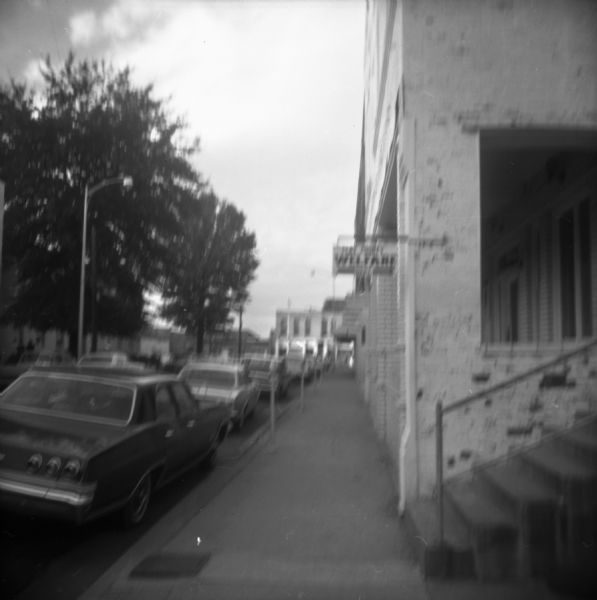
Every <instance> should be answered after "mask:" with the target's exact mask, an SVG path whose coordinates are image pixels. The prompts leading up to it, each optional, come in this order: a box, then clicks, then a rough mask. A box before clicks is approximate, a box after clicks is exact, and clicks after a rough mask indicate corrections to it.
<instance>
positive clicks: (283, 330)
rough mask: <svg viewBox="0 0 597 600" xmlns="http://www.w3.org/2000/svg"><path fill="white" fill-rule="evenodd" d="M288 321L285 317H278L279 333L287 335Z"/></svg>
mask: <svg viewBox="0 0 597 600" xmlns="http://www.w3.org/2000/svg"><path fill="white" fill-rule="evenodd" d="M287 325H288V321H287V319H286V317H283V318H282V319H280V335H288V327H287Z"/></svg>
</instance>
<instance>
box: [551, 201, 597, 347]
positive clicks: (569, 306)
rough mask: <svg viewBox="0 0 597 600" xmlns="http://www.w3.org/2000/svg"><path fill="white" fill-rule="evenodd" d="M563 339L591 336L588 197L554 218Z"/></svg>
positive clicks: (589, 212)
mask: <svg viewBox="0 0 597 600" xmlns="http://www.w3.org/2000/svg"><path fill="white" fill-rule="evenodd" d="M558 235H559V248H560V253H559V265H560V303H561V327H562V338H563V339H574V338H577V337H589V336H591V335H593V315H592V293H591V272H592V267H591V207H590V204H589V200H588V198H585V199H584V200H583V201H582V202H579V203H578V204H577V205H576V206H573V207H572V208H570V209H568V210H566V211H565V212H563V213H562V214H561V215H560V217H559V219H558Z"/></svg>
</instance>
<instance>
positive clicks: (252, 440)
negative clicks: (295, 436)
mask: <svg viewBox="0 0 597 600" xmlns="http://www.w3.org/2000/svg"><path fill="white" fill-rule="evenodd" d="M294 402H295V399H294V398H293V399H292V400H290V401H289V402H287V403H286V405H285V406H284V407H283V408H280V410H279V412H278V413H277V414H276V423H277V422H278V421H279V420H280V419H281V418H282V417H283V416H284V415H285V414H286V413H287V412H288V411H289V410H290V408H291V407H292V406H293V405H294ZM269 429H270V423H269V421H267V422H266V423H264V424H263V425H261V427H259V428H258V429H257V430H255V431H254V432H253V434H252V435H251V436H250V437H248V438H247V439H246V440H245V441H244V442H243V443H242V444H241V445H240V449H239V451H238V453H237V454H235V455H234V456H231V457H230V458H227V459H226V462H231V461H236V460H238V459H239V458H242V457H243V456H244V455H245V454H246V453H247V452H248V451H249V450H250V449H251V448H252V447H253V446H255V445H256V444H257V442H259V441H260V440H261V438H262V437H264V436H265V435H267V434H268V433H269Z"/></svg>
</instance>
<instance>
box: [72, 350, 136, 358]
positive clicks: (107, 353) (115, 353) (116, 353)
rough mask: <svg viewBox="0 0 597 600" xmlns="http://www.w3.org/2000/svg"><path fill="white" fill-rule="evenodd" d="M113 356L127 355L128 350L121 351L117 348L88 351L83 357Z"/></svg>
mask: <svg viewBox="0 0 597 600" xmlns="http://www.w3.org/2000/svg"><path fill="white" fill-rule="evenodd" d="M113 356H124V357H127V356H128V355H127V353H126V352H120V351H117V350H102V351H99V352H87V353H86V354H83V356H81V358H112V357H113Z"/></svg>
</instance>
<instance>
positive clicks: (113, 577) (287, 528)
mask: <svg viewBox="0 0 597 600" xmlns="http://www.w3.org/2000/svg"><path fill="white" fill-rule="evenodd" d="M297 396H298V394H297ZM266 440H267V436H266V439H265V440H262V441H261V442H260V443H259V444H258V447H257V448H256V450H255V454H254V456H253V459H252V460H251V461H250V462H248V464H247V465H246V467H245V468H244V469H243V470H242V472H240V473H239V474H238V475H237V476H236V477H235V478H234V479H232V480H231V481H230V482H229V483H228V484H227V485H226V487H224V488H223V489H222V491H221V492H220V493H219V494H218V496H217V497H215V498H214V499H213V500H212V501H211V502H210V503H208V504H207V505H206V506H204V507H202V508H200V510H198V512H197V514H195V515H194V516H193V517H191V518H190V520H188V521H187V522H186V524H185V525H184V526H182V527H178V528H176V533H174V534H173V535H172V537H171V538H169V539H168V540H167V541H166V542H165V543H164V542H163V541H160V542H157V543H156V540H155V536H153V537H152V535H151V532H150V533H149V534H148V535H147V536H145V538H143V539H142V540H141V542H140V544H137V545H136V547H135V548H132V549H131V550H130V551H129V552H127V553H126V554H125V555H124V556H123V557H122V558H121V559H120V560H119V561H117V563H116V564H115V565H114V566H113V567H112V568H111V569H109V570H108V571H107V572H106V574H104V576H102V577H101V578H100V579H99V580H98V581H97V582H96V583H94V584H93V585H92V586H91V588H89V590H87V592H86V593H85V594H84V595H83V596H82V600H91V599H96V598H101V599H105V600H108V599H124V598H126V599H127V600H136V599H141V598H144V599H145V598H146V599H148V600H161V599H164V600H165V599H170V600H177V599H182V600H184V599H187V598H189V599H190V598H205V599H214V600H218V599H220V598H221V599H229V600H234V599H237V598H238V599H241V598H242V599H253V598H254V599H263V600H266V599H268V598H271V599H272V600H274V599H281V598H303V599H305V600H307V599H320V598H321V599H330V598H332V599H333V598H338V599H347V600H348V599H351V598H354V599H357V598H362V599H363V600H365V599H375V600H376V599H384V598H388V599H389V598H392V599H393V600H424V599H426V598H427V593H426V590H425V586H424V584H423V582H422V580H421V577H420V575H419V572H418V569H417V567H416V565H415V564H414V556H413V554H412V552H411V548H410V544H409V541H408V539H407V534H406V533H405V530H404V527H403V525H402V523H401V522H400V521H399V519H398V516H397V514H396V505H397V499H396V497H395V490H394V489H393V486H392V479H391V475H390V472H389V468H388V462H387V460H386V457H385V455H384V453H383V450H382V447H381V445H380V444H379V442H378V441H377V439H376V437H375V434H374V432H373V428H372V426H371V422H370V419H369V415H368V413H367V409H366V407H365V406H364V405H363V404H362V402H361V401H360V399H359V397H358V391H357V386H356V385H355V381H354V379H353V377H352V376H351V375H350V374H349V373H342V372H336V373H331V374H328V375H327V376H326V377H324V380H323V381H322V382H321V383H320V384H317V385H314V384H311V385H310V386H308V387H306V389H305V410H304V412H301V410H300V405H299V401H298V400H296V401H294V405H293V406H292V407H291V408H290V409H289V411H288V413H287V415H286V416H285V418H284V419H283V420H281V421H280V422H279V426H278V429H277V431H276V437H275V442H274V443H273V444H271V443H270V442H269V441H266ZM198 508H199V507H198ZM166 518H168V517H166ZM199 540H200V541H199ZM139 549H141V550H142V553H141V554H140V552H139ZM143 558H149V559H150V561H151V563H150V565H149V567H148V568H147V570H146V572H145V573H141V574H140V575H141V576H138V577H131V576H130V574H131V571H132V570H133V569H135V568H139V563H140V561H142V559H143ZM202 560H206V561H207V562H206V563H205V565H204V566H203V568H201V569H200V564H201V562H202ZM142 566H143V565H141V567H142ZM160 570H162V571H163V574H162V576H161V577H160V576H158V575H159V572H160ZM168 571H170V573H168ZM171 571H178V572H179V573H178V574H179V575H180V574H181V573H182V574H183V575H184V576H178V577H172V576H169V575H171V574H172V573H171Z"/></svg>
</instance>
